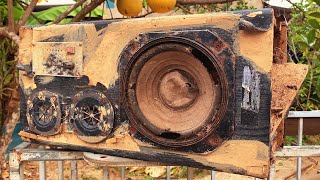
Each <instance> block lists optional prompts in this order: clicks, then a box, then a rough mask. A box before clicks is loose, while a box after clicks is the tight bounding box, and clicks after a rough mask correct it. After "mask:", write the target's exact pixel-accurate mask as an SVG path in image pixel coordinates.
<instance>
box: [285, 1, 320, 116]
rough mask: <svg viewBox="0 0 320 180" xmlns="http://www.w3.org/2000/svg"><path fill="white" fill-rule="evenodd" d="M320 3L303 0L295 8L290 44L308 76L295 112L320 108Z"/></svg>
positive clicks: (300, 92) (293, 108) (291, 23)
mask: <svg viewBox="0 0 320 180" xmlns="http://www.w3.org/2000/svg"><path fill="white" fill-rule="evenodd" d="M319 6H320V1H319V0H302V1H301V2H299V3H295V4H294V5H293V7H294V8H293V11H292V14H291V15H292V20H291V21H290V24H289V26H290V27H289V28H290V31H289V39H288V43H289V45H290V47H291V49H292V50H293V51H294V54H295V55H296V57H297V59H299V63H301V64H308V66H309V73H308V75H307V78H306V79H305V81H304V82H303V85H302V87H301V89H300V91H299V93H298V97H297V101H296V103H295V105H294V106H293V107H292V110H299V111H310V110H318V109H319V107H320V61H319V60H320V8H319Z"/></svg>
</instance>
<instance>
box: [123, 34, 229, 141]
mask: <svg viewBox="0 0 320 180" xmlns="http://www.w3.org/2000/svg"><path fill="white" fill-rule="evenodd" d="M127 73H128V75H127V76H126V77H127V80H126V87H125V88H126V98H127V100H126V101H127V110H128V113H129V119H130V121H131V122H132V125H133V126H135V127H136V128H137V130H138V131H139V132H140V133H142V134H143V135H145V136H146V137H147V138H149V139H150V140H152V141H154V142H157V143H159V144H162V145H165V146H172V147H179V146H188V145H192V144H195V143H197V142H199V141H201V140H202V139H204V138H205V137H207V136H208V135H209V134H211V133H212V131H213V130H214V129H216V128H217V126H218V125H219V123H220V121H221V119H222V117H223V115H224V112H225V109H226V105H227V102H226V99H227V91H226V80H225V76H224V74H223V71H222V69H221V67H220V66H219V64H218V63H217V61H216V59H215V58H214V57H213V55H212V54H211V53H210V52H209V51H207V50H206V49H205V48H204V47H203V46H201V45H200V44H198V43H195V42H191V41H189V40H186V39H178V38H175V39H173V38H171V39H161V40H157V41H155V42H152V43H150V44H147V45H146V46H144V47H143V48H141V49H140V50H139V51H138V52H137V53H136V54H135V55H134V56H133V58H132V59H131V61H130V63H129V65H128V69H127Z"/></svg>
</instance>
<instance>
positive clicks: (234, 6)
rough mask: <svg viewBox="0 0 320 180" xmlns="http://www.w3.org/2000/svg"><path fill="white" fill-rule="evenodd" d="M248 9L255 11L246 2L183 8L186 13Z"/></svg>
mask: <svg viewBox="0 0 320 180" xmlns="http://www.w3.org/2000/svg"><path fill="white" fill-rule="evenodd" d="M246 9H255V7H253V6H249V5H248V2H247V1H245V0H239V1H235V2H229V3H222V4H209V5H198V4H197V5H185V6H183V9H182V10H183V11H184V13H186V14H187V13H190V12H192V13H199V14H203V13H211V12H220V11H238V10H246Z"/></svg>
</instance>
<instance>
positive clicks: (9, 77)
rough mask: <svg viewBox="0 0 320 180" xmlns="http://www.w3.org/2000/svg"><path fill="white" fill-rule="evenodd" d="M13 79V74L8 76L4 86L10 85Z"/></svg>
mask: <svg viewBox="0 0 320 180" xmlns="http://www.w3.org/2000/svg"><path fill="white" fill-rule="evenodd" d="M12 78H13V74H8V75H7V76H6V78H4V81H3V85H4V86H6V85H8V84H10V83H11V80H12Z"/></svg>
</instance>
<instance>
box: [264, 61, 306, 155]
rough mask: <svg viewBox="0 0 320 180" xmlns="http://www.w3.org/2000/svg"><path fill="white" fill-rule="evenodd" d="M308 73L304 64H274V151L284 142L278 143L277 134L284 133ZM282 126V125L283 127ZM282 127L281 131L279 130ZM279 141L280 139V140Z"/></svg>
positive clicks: (272, 105)
mask: <svg viewBox="0 0 320 180" xmlns="http://www.w3.org/2000/svg"><path fill="white" fill-rule="evenodd" d="M307 73H308V67H307V65H303V64H293V63H287V64H273V66H272V70H271V77H272V101H271V131H270V138H271V141H272V150H273V151H275V150H276V149H277V148H278V147H279V146H280V145H281V144H282V143H283V142H281V141H282V140H280V141H277V139H278V136H281V134H277V132H278V133H279V132H282V135H283V132H284V129H283V128H284V126H283V121H284V119H285V118H286V116H287V113H288V112H289V108H290V107H291V104H292V102H293V100H294V98H295V97H296V95H297V93H298V91H299V89H300V87H301V85H302V82H303V81H304V78H305V77H306V75H307ZM281 124H282V125H281ZM279 126H280V128H281V129H278V127H279ZM278 140H279V139H278Z"/></svg>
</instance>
